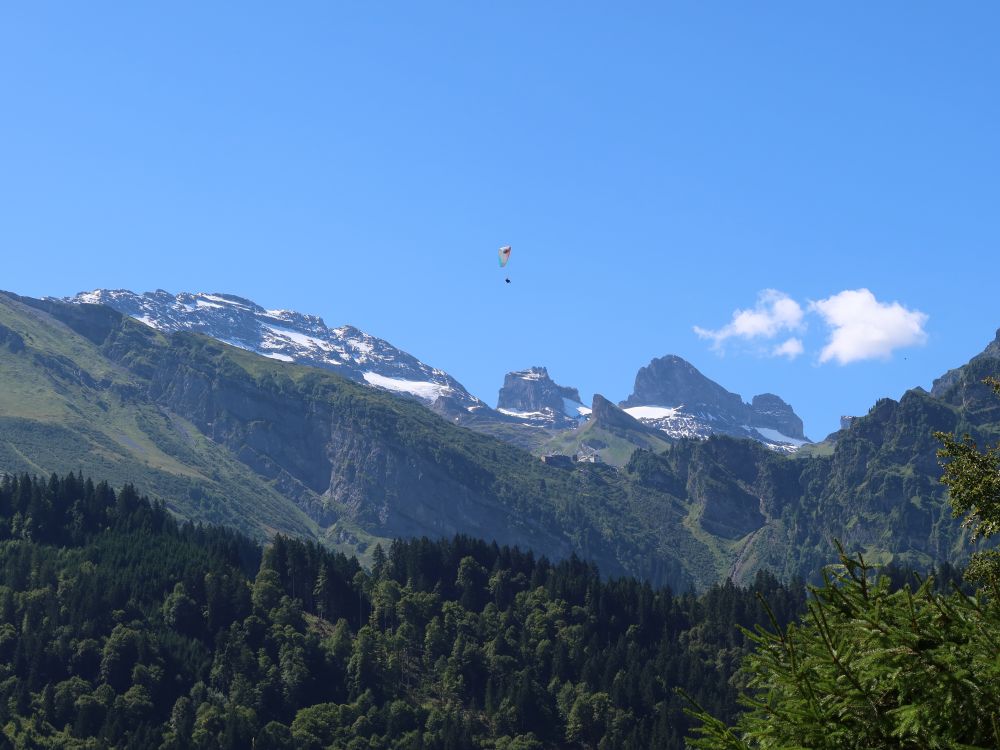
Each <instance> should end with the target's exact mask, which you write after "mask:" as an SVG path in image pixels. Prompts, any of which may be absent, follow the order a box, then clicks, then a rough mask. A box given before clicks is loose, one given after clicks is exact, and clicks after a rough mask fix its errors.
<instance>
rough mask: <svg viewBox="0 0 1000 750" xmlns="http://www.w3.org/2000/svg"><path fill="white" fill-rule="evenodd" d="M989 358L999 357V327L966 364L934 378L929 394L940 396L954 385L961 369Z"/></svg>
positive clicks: (959, 376) (960, 373)
mask: <svg viewBox="0 0 1000 750" xmlns="http://www.w3.org/2000/svg"><path fill="white" fill-rule="evenodd" d="M989 359H1000V328H998V329H997V332H996V336H995V337H994V339H993V340H992V341H991V342H990V343H988V344H987V345H986V348H985V349H983V350H982V351H981V352H980V353H979V354H977V355H976V356H975V357H973V358H972V359H971V360H970V361H969V363H968V364H966V365H963V366H962V367H956V368H954V369H952V370H948V372H946V373H945V374H944V375H942V376H941V377H939V378H937V379H935V380H934V383H933V384H932V385H931V395H932V396H934V397H935V398H940V397H941V396H943V395H944V393H945V391H947V390H948V389H949V388H951V386H953V385H955V384H956V383H957V382H958V381H959V379H960V378H961V376H962V371H963V370H964V369H965V368H966V367H968V366H969V365H971V364H972V363H973V362H978V361H981V360H989Z"/></svg>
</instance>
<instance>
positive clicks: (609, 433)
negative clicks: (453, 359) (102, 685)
mask: <svg viewBox="0 0 1000 750" xmlns="http://www.w3.org/2000/svg"><path fill="white" fill-rule="evenodd" d="M218 304H220V305H221V304H222V303H218ZM241 304H244V305H245V304H246V303H245V301H244V302H242V303H241ZM193 306H194V307H196V308H197V304H194V305H193ZM233 317H234V318H235V317H237V315H236V314H235V313H234V314H233ZM278 317H279V316H277V315H272V316H271V318H274V319H277V318H278ZM275 327H279V326H277V325H276V326H275ZM352 335H353V336H356V337H357V338H359V339H360V336H357V335H356V334H352ZM360 340H363V339H360ZM998 341H1000V339H998ZM331 346H332V344H331ZM344 349H345V351H347V350H349V347H347V346H345V347H344ZM373 349H375V347H374V345H373ZM998 352H1000V343H998V342H994V343H992V344H991V345H990V346H988V347H987V348H986V350H985V351H984V352H983V353H982V354H980V355H978V356H977V357H975V358H973V359H972V360H971V361H970V362H969V363H968V364H966V365H964V366H962V367H959V368H956V369H955V370H953V371H951V372H950V373H948V374H946V375H945V376H944V377H943V378H942V379H940V380H939V381H938V382H937V383H936V384H935V387H934V389H932V391H931V392H930V393H928V392H925V391H922V390H920V389H914V390H912V391H909V392H907V393H906V394H904V396H903V397H902V398H901V399H900V400H899V401H894V400H890V399H883V400H881V401H879V402H878V403H876V404H875V405H874V406H873V407H872V409H871V411H870V412H869V413H868V414H867V415H864V416H861V417H859V418H857V419H855V420H854V421H853V422H852V423H851V424H850V427H849V429H845V430H841V431H839V432H838V433H835V434H834V435H832V436H830V437H829V438H828V439H826V440H825V441H823V442H821V443H816V444H804V445H802V446H801V447H800V448H799V450H798V451H797V452H795V453H791V454H783V453H780V452H778V451H775V450H771V449H769V448H768V447H767V446H766V445H764V444H763V443H761V442H760V441H754V440H747V439H744V438H741V437H734V436H731V435H726V434H724V433H723V431H722V430H721V429H720V430H719V431H718V432H715V433H713V434H711V435H710V436H709V437H708V438H707V439H675V438H672V437H671V436H670V435H669V434H667V433H665V432H663V431H662V430H661V429H659V428H658V427H657V426H656V425H655V424H650V423H648V420H649V419H651V417H649V416H648V415H643V414H641V413H640V417H645V419H642V418H636V416H635V415H634V414H633V413H630V411H632V410H635V409H636V408H641V407H642V406H643V404H642V402H643V401H645V400H646V399H661V398H663V395H662V392H657V391H656V384H655V380H656V378H652V379H650V378H649V377H648V375H649V374H650V373H649V372H648V371H647V373H646V375H643V379H642V382H639V380H640V379H639V378H638V377H637V387H636V389H635V391H634V393H633V394H632V396H631V397H630V398H629V399H626V401H625V404H626V405H625V406H624V408H623V407H621V406H618V405H616V404H614V403H612V402H610V401H609V400H607V399H605V398H603V397H601V396H595V397H594V399H593V402H592V405H591V413H590V415H589V419H587V420H586V421H585V422H582V423H580V424H579V426H577V427H568V428H565V429H561V430H555V429H550V428H538V427H533V428H532V429H536V430H543V431H545V432H546V434H547V435H548V440H549V441H550V442H551V441H558V440H564V441H566V440H569V441H578V442H580V443H581V447H582V444H583V443H584V442H585V441H586V442H587V443H588V444H589V445H590V446H597V447H596V448H595V450H597V451H599V452H602V453H603V454H604V455H610V454H613V453H616V452H617V454H618V456H617V460H616V462H615V463H618V464H620V466H615V465H612V464H611V463H601V462H596V463H590V462H587V461H582V460H578V461H576V462H573V461H571V460H568V459H567V460H565V461H548V462H546V461H541V460H539V458H538V457H537V456H532V455H531V454H530V453H528V452H526V451H524V450H522V449H521V448H518V447H517V446H515V445H511V444H510V443H508V442H504V441H502V440H498V439H496V438H494V437H491V436H489V435H484V434H481V433H477V432H475V431H473V430H470V429H467V428H466V427H463V426H462V425H460V424H455V423H454V421H453V419H442V418H441V417H440V416H439V415H436V414H434V413H432V411H431V410H429V409H427V408H426V407H425V406H424V405H423V403H425V402H421V401H419V400H417V399H414V398H399V397H397V395H394V394H393V393H390V392H388V391H386V390H385V389H384V388H381V387H374V386H372V385H371V384H370V383H368V382H367V379H365V378H364V376H363V374H362V376H361V379H363V380H365V381H366V382H365V383H359V382H355V381H354V380H351V379H349V378H347V377H344V376H342V375H340V374H338V373H337V372H336V371H333V368H330V367H327V368H320V367H316V366H309V365H300V364H297V363H295V362H286V361H283V360H282V359H279V358H275V357H273V356H271V357H268V356H263V355H260V354H256V353H254V352H252V351H248V350H247V349H245V348H239V347H235V346H231V345H229V344H226V343H223V342H221V341H219V340H217V339H214V338H212V337H209V336H206V335H204V334H199V333H193V332H190V331H186V330H179V331H168V330H165V329H162V328H153V327H150V326H148V325H146V324H145V323H142V322H139V321H138V320H136V319H134V318H132V317H130V316H128V315H125V314H122V313H121V312H119V311H117V310H114V309H112V308H110V307H108V306H105V305H97V304H87V303H74V304H70V303H67V302H63V301H59V300H52V299H45V300H38V299H31V298H26V297H19V296H17V295H14V294H10V293H2V294H0V471H5V472H8V473H13V472H28V473H34V474H39V475H47V474H48V473H49V472H59V471H65V470H68V469H73V470H79V471H82V472H83V473H84V474H88V475H93V476H96V477H100V478H106V479H108V480H110V481H112V482H113V483H117V484H121V483H124V482H135V483H136V484H139V485H141V486H142V487H144V488H145V489H146V490H147V491H148V492H150V494H151V495H153V496H154V497H158V498H159V499H161V500H162V501H163V502H164V503H166V505H167V507H168V508H169V509H170V510H171V511H172V512H173V513H174V514H176V515H177V516H180V517H183V518H189V519H192V520H196V521H217V522H222V523H226V524H229V525H232V526H235V527H238V528H240V529H242V530H245V531H248V532H250V533H251V534H253V535H255V536H256V537H257V538H266V537H269V536H271V535H272V534H274V533H276V532H282V533H286V534H293V535H296V536H300V537H304V538H312V539H317V540H321V541H323V542H324V543H326V544H329V545H331V546H334V547H338V548H342V549H346V550H353V551H356V552H359V553H361V554H362V555H368V554H370V553H371V550H372V549H373V546H374V543H375V542H388V541H389V540H390V539H392V538H395V537H414V536H422V535H426V536H431V537H439V536H443V535H450V534H454V533H464V534H469V535H473V536H478V537H482V538H487V539H496V540H497V541H499V542H501V543H517V544H519V545H521V546H523V547H528V548H531V549H535V550H539V551H542V552H544V553H545V554H547V555H550V556H553V557H564V556H566V555H569V554H570V553H573V552H575V553H577V554H579V555H581V556H583V557H585V558H587V559H591V560H594V561H595V562H597V564H598V565H599V566H600V567H601V570H602V571H603V572H605V573H607V574H611V575H618V574H623V573H628V574H634V575H638V576H641V577H644V578H646V579H648V580H650V581H653V582H656V583H667V584H669V585H671V586H673V587H676V588H678V589H684V588H687V587H689V586H694V587H696V588H699V589H701V588H705V587H706V586H708V585H710V584H712V583H714V582H718V581H720V580H724V579H725V578H726V577H733V578H734V579H736V580H739V581H747V580H749V579H750V578H751V577H752V576H753V575H754V573H755V571H756V570H758V569H760V568H768V569H770V570H772V571H774V572H775V573H777V574H778V575H779V576H783V577H790V576H793V575H811V574H813V573H814V572H815V571H816V570H817V569H818V568H819V566H820V565H821V564H822V563H824V562H826V561H829V560H830V559H831V557H832V542H831V540H832V539H833V538H838V539H841V540H842V541H843V542H844V543H845V544H846V545H847V546H848V547H849V548H851V549H859V550H863V551H864V552H865V553H866V556H867V557H868V558H869V559H873V560H875V561H888V560H894V561H896V562H901V563H905V564H911V565H916V566H918V567H919V566H925V565H928V564H930V563H932V562H935V561H942V560H949V561H953V562H956V561H959V560H960V558H961V556H962V554H963V550H964V549H965V546H964V545H965V543H966V534H965V532H964V531H963V530H962V529H961V528H960V526H959V525H958V523H957V522H956V521H955V520H954V519H952V517H951V514H950V510H949V507H948V505H947V503H946V501H945V498H944V492H943V489H942V487H941V485H940V484H939V482H938V481H937V479H938V476H939V474H940V469H939V467H938V466H937V462H936V459H935V449H936V447H937V444H936V441H935V440H934V439H933V437H932V435H931V433H932V431H933V430H945V431H957V432H959V433H965V432H968V433H970V434H971V435H973V437H975V438H976V439H978V440H981V441H982V440H990V439H994V438H996V436H998V435H1000V403H998V402H996V400H995V399H994V397H993V396H992V394H991V392H990V390H989V389H988V388H987V387H985V386H984V385H983V384H982V382H981V381H982V378H983V377H984V376H987V375H997V374H1000V359H998V357H997V353H998ZM273 353H282V354H283V353H284V352H276V351H273V350H272V354H273ZM338 354H339V352H338ZM286 356H291V354H287V355H286ZM346 358H347V357H346V354H345V359H346ZM665 359H666V360H667V361H666V362H665V363H662V364H656V362H654V363H653V364H652V365H651V366H650V369H651V370H653V372H652V374H653V375H657V374H661V375H662V373H663V372H664V371H665V372H668V373H669V372H676V371H682V370H683V364H682V363H683V360H680V361H677V360H671V359H670V358H665ZM684 364H686V363H684ZM364 366H365V367H367V366H369V365H368V364H365V365H364ZM692 369H693V368H692ZM365 371H367V370H365ZM372 371H374V370H372ZM396 372H397V373H400V372H401V371H400V370H397V371H396ZM526 372H528V373H530V374H532V376H533V377H532V378H529V380H532V381H533V382H535V383H540V384H542V385H544V387H545V390H546V392H547V393H548V394H549V395H548V396H546V399H549V400H547V401H544V402H543V401H536V402H535V404H534V406H535V407H538V408H537V409H536V410H537V411H542V410H544V409H545V408H552V409H553V410H555V408H556V407H557V406H558V403H559V402H557V401H555V400H554V399H555V398H556V397H558V398H559V399H560V400H562V399H564V398H565V399H566V400H567V401H569V402H571V403H579V401H575V400H574V399H573V398H572V396H573V394H572V393H571V392H570V393H569V394H568V395H567V392H566V391H565V390H559V389H558V388H556V389H555V390H552V389H551V388H549V386H548V385H546V384H545V382H544V381H545V380H546V379H547V374H545V373H544V371H541V370H533V371H526ZM695 372H696V371H695ZM681 374H682V375H683V374H684V373H683V371H682V372H681ZM387 377H388V376H387ZM438 377H440V378H441V381H440V382H441V383H444V384H448V383H449V382H450V381H448V380H446V379H445V378H446V376H444V375H443V374H442V375H439V376H438ZM686 377H687V378H688V379H691V378H692V377H693V376H691V373H690V372H688V373H687V375H686ZM399 379H411V378H399ZM520 379H521V380H524V378H523V377H522V378H520ZM428 382H430V381H428ZM435 382H437V381H435ZM701 385H702V386H703V389H702V390H701V391H689V392H688V398H689V399H690V403H692V404H696V405H698V407H697V408H698V409H713V410H715V411H713V412H712V413H714V414H715V415H716V416H717V417H718V416H719V415H721V414H723V413H724V411H723V408H725V409H728V410H729V413H730V415H731V416H732V419H731V420H730V421H729V422H728V423H727V425H728V426H733V425H735V426H736V427H738V428H742V426H743V425H744V424H749V425H751V426H753V425H754V424H755V420H756V423H757V424H767V425H774V426H767V427H764V428H763V429H774V430H776V431H779V432H781V434H782V435H786V436H789V437H791V435H789V432H794V431H795V427H796V423H795V422H794V421H789V414H788V412H789V411H790V410H786V409H784V408H783V407H782V404H783V402H780V403H779V402H777V401H772V400H771V399H770V398H765V397H758V398H757V399H754V401H753V402H752V403H751V404H749V405H747V404H744V403H743V402H742V401H737V400H736V399H733V398H729V397H728V396H727V395H726V392H725V391H724V390H723V389H720V388H718V386H715V387H714V388H713V387H712V386H713V385H714V384H711V381H708V383H707V384H706V383H701ZM449 387H454V386H449ZM532 387H534V386H530V384H529V390H530V388H532ZM512 388H513V389H514V391H517V390H518V389H519V388H520V386H518V385H517V384H512ZM515 396H516V393H512V394H511V396H510V398H511V400H510V401H506V402H505V403H507V404H518V403H522V402H520V401H518V399H520V398H529V399H530V398H534V397H533V396H530V395H529V394H526V393H522V394H521V395H520V396H517V397H516V398H515ZM696 397H697V400H695V399H696ZM737 398H738V397H737ZM636 403H638V404H639V406H635V405H632V404H636ZM473 405H474V404H470V406H473ZM565 405H566V401H563V406H564V407H565ZM581 406H582V405H581ZM685 406H686V404H685ZM533 408H534V407H533ZM579 408H580V407H577V409H578V410H579ZM662 408H668V407H662ZM487 409H489V407H486V406H485V405H484V406H483V407H481V408H480V410H487ZM510 410H511V411H522V410H521V409H510ZM490 411H495V410H490ZM565 411H568V410H567V409H564V412H565ZM470 413H471V412H470ZM704 413H708V412H704ZM506 418H507V419H512V418H511V417H510V416H509V415H507V417H506ZM571 418H572V417H571ZM779 419H780V420H785V421H784V422H781V421H775V420H779ZM715 421H716V422H719V423H722V420H721V419H718V418H717V419H716V420H715ZM504 424H505V425H506V426H507V427H510V426H511V424H512V423H510V422H506V423H504ZM514 426H515V427H516V426H517V425H514ZM755 429H759V428H755ZM549 447H550V448H551V447H552V446H551V445H550V446H549ZM564 447H565V448H567V451H568V449H569V448H571V447H572V446H568V445H567V446H564ZM567 451H554V450H548V449H547V450H546V451H545V453H546V454H549V453H553V452H560V453H562V454H564V456H565V455H566V454H567ZM581 457H582V456H579V455H578V458H581Z"/></svg>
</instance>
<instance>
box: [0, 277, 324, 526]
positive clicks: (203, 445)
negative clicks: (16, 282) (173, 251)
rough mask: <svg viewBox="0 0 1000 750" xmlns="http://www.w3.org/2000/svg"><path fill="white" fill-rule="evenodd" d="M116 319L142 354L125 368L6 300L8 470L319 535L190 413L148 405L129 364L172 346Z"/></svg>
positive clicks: (128, 360) (2, 321) (4, 432)
mask: <svg viewBox="0 0 1000 750" xmlns="http://www.w3.org/2000/svg"><path fill="white" fill-rule="evenodd" d="M90 315H91V316H93V317H102V313H101V312H96V311H91V312H90ZM116 317H117V320H114V322H115V324H116V325H118V326H120V330H121V333H122V338H133V339H134V343H135V346H134V347H132V348H133V350H134V354H135V355H137V356H127V357H123V358H122V359H123V362H122V363H119V362H115V361H113V360H112V359H110V358H109V357H108V356H106V354H105V352H103V351H102V350H101V349H100V347H99V346H97V345H96V344H95V342H94V341H92V340H90V339H88V338H87V336H85V335H83V334H82V333H79V332H77V331H74V330H73V329H71V328H70V327H68V326H67V325H65V324H64V323H62V322H60V321H58V320H56V319H55V318H53V317H52V316H51V315H49V314H47V313H46V312H45V311H43V310H40V309H38V308H35V307H31V306H29V305H27V304H24V303H22V302H20V301H18V300H16V299H13V298H11V297H9V296H6V295H0V470H3V471H6V472H12V473H13V472H28V473H33V474H39V475H43V476H44V475H46V474H49V473H51V472H53V471H55V472H61V471H65V470H79V471H82V472H83V473H84V474H88V475H93V476H104V477H107V478H108V479H109V481H113V482H116V483H118V484H122V483H125V482H134V483H136V484H140V485H143V486H148V487H150V489H151V491H152V492H153V494H154V495H156V496H158V497H160V498H162V499H164V500H165V501H166V502H167V504H168V507H169V508H170V509H171V510H173V511H174V512H176V513H178V514H180V515H183V516H184V517H186V518H190V519H192V520H197V521H217V522H221V523H226V524H229V525H232V526H236V527H238V528H240V529H243V530H246V531H249V532H251V533H253V534H255V535H257V536H262V535H263V534H266V533H269V532H271V531H274V530H280V531H284V532H287V533H293V534H298V535H302V536H314V535H315V533H316V530H317V527H316V524H315V523H313V522H312V521H311V520H310V519H309V518H308V516H307V515H306V514H305V513H304V512H302V511H301V510H300V509H299V508H297V507H296V506H295V504H294V503H292V502H290V501H289V500H288V499H287V498H285V497H283V496H282V495H281V494H280V493H279V492H278V491H277V490H276V489H275V488H274V487H273V486H271V484H270V483H269V482H267V481H264V480H263V479H262V478H260V477H258V476H255V475H254V474H253V473H251V472H247V471H246V468H245V466H244V465H243V464H241V463H240V462H239V461H238V460H237V459H236V458H235V457H234V456H232V455H231V453H230V452H229V451H228V450H226V449H225V448H224V447H222V446H219V445H217V444H216V443H214V442H213V441H211V440H210V439H208V438H207V437H205V436H204V435H203V434H201V433H200V432H199V430H198V429H196V428H195V427H194V426H193V425H192V424H191V423H190V422H188V421H187V420H185V419H184V418H183V417H182V416H180V415H178V414H177V413H175V412H172V411H171V410H169V409H167V408H164V407H163V406H160V405H157V404H154V403H150V402H149V401H147V400H146V399H145V398H144V392H145V390H146V382H145V381H144V379H143V378H142V377H140V376H138V375H136V374H135V373H134V372H132V371H131V370H130V369H129V368H128V365H131V366H133V367H138V368H139V369H143V368H145V369H149V368H151V367H153V366H154V365H153V364H152V360H150V362H147V363H142V362H141V361H139V359H138V356H141V353H142V352H143V351H144V350H145V351H146V353H152V352H155V351H157V349H159V348H162V347H164V346H165V345H166V342H165V340H164V339H163V338H162V337H160V336H159V335H158V334H157V333H156V332H155V331H152V330H151V329H149V328H146V327H145V326H141V325H139V324H136V323H134V322H132V321H130V320H128V319H123V318H121V317H120V316H116ZM108 318H109V319H111V318H110V316H108ZM112 320H113V319H112ZM81 330H83V331H86V330H87V329H86V328H83V327H81ZM95 330H96V328H95Z"/></svg>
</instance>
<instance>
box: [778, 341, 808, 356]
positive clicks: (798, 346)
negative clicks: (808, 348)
mask: <svg viewBox="0 0 1000 750" xmlns="http://www.w3.org/2000/svg"><path fill="white" fill-rule="evenodd" d="M804 351H805V348H804V347H803V346H802V339H797V338H790V339H788V340H787V341H785V342H784V343H781V344H779V345H778V346H776V347H774V349H772V350H771V356H772V357H788V358H789V359H795V358H796V357H797V356H799V355H800V354H802V352H804Z"/></svg>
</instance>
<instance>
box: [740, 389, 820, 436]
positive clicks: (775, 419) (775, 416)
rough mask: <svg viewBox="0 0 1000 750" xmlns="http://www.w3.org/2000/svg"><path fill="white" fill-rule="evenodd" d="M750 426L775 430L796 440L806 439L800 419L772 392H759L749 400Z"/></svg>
mask: <svg viewBox="0 0 1000 750" xmlns="http://www.w3.org/2000/svg"><path fill="white" fill-rule="evenodd" d="M750 426H751V427H755V428H763V429H767V430H776V431H777V432H780V433H781V434H782V435H786V436H788V437H791V438H795V439H797V440H807V438H806V436H805V435H804V434H803V432H802V420H801V419H800V418H799V416H798V415H797V414H796V413H795V412H794V411H793V410H792V407H791V406H789V405H788V404H787V403H785V401H784V400H783V399H781V398H780V397H778V396H775V395H774V394H773V393H761V394H760V395H757V396H754V397H753V401H751V402H750Z"/></svg>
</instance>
